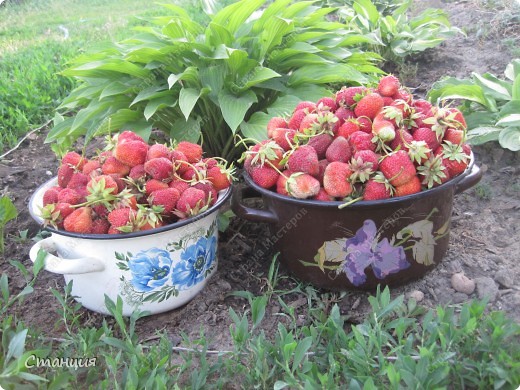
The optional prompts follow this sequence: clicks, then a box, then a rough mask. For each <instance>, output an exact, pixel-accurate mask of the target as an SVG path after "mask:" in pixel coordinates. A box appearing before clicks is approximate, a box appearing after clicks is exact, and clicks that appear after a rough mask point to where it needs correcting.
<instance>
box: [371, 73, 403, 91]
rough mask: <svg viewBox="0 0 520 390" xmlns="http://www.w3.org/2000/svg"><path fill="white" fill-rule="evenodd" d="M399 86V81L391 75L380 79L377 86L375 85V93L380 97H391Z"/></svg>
mask: <svg viewBox="0 0 520 390" xmlns="http://www.w3.org/2000/svg"><path fill="white" fill-rule="evenodd" d="M400 87H401V84H400V83H399V79H398V78H397V77H395V76H393V75H388V76H384V77H381V79H380V80H379V84H378V85H377V92H379V94H380V95H381V96H393V95H395V94H396V93H397V91H398V90H399V88H400Z"/></svg>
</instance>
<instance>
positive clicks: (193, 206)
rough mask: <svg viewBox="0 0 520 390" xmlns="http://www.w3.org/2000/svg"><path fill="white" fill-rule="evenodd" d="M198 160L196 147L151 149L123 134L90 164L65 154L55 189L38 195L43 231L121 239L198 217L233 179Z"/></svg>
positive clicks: (213, 163) (214, 163) (218, 166)
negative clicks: (51, 229) (119, 236)
mask: <svg viewBox="0 0 520 390" xmlns="http://www.w3.org/2000/svg"><path fill="white" fill-rule="evenodd" d="M226 165H227V164H226V162H225V161H223V160H221V159H217V158H203V156H202V148H201V146H200V145H197V144H194V143H191V142H186V141H183V142H179V143H178V144H177V145H176V146H175V147H173V146H171V147H168V146H166V145H164V144H159V143H156V144H154V145H151V146H150V145H148V144H147V143H146V142H145V141H144V140H143V139H142V138H141V137H140V136H138V135H137V134H135V133H133V132H131V131H123V132H121V133H120V134H116V135H115V136H114V137H109V138H108V142H107V146H106V148H105V149H104V150H103V151H99V152H98V154H97V155H96V156H95V157H93V158H91V159H87V158H85V157H83V156H81V155H80V154H78V153H76V152H67V153H66V154H65V155H64V156H63V158H62V160H61V164H60V167H59V169H58V185H57V186H55V187H52V188H49V189H48V190H46V191H45V193H44V195H43V208H42V210H41V215H42V217H43V219H44V221H45V223H46V224H47V225H52V226H53V227H55V228H58V229H64V230H66V231H68V232H74V233H83V234H119V233H129V232H135V231H141V230H147V229H153V228H157V227H160V226H163V225H166V224H169V223H173V222H176V221H179V220H182V219H185V218H189V217H191V216H194V215H197V214H199V213H201V212H203V211H205V210H207V209H208V208H209V207H211V206H212V205H213V204H214V203H215V202H216V200H217V198H218V194H219V191H221V190H224V189H226V188H228V187H229V186H230V184H231V182H232V180H233V176H232V174H233V167H229V168H228V167H227V166H226Z"/></svg>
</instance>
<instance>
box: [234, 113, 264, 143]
mask: <svg viewBox="0 0 520 390" xmlns="http://www.w3.org/2000/svg"><path fill="white" fill-rule="evenodd" d="M270 119H271V115H268V114H266V113H265V112H255V113H254V114H253V115H251V118H249V120H248V121H247V122H242V123H241V124H240V130H241V131H242V135H243V136H244V137H246V138H252V139H255V140H258V141H262V140H264V139H267V123H268V122H269V120H270Z"/></svg>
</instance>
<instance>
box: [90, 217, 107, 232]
mask: <svg viewBox="0 0 520 390" xmlns="http://www.w3.org/2000/svg"><path fill="white" fill-rule="evenodd" d="M109 229H110V223H108V221H107V220H106V219H104V218H96V219H94V220H93V221H92V229H91V233H92V234H108V230H109Z"/></svg>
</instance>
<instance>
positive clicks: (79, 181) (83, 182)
mask: <svg viewBox="0 0 520 390" xmlns="http://www.w3.org/2000/svg"><path fill="white" fill-rule="evenodd" d="M88 182H89V177H88V176H87V175H85V174H84V173H81V172H76V173H74V174H72V177H71V178H70V180H69V182H68V184H67V188H73V189H77V188H85V187H86V186H87V183H88Z"/></svg>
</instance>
